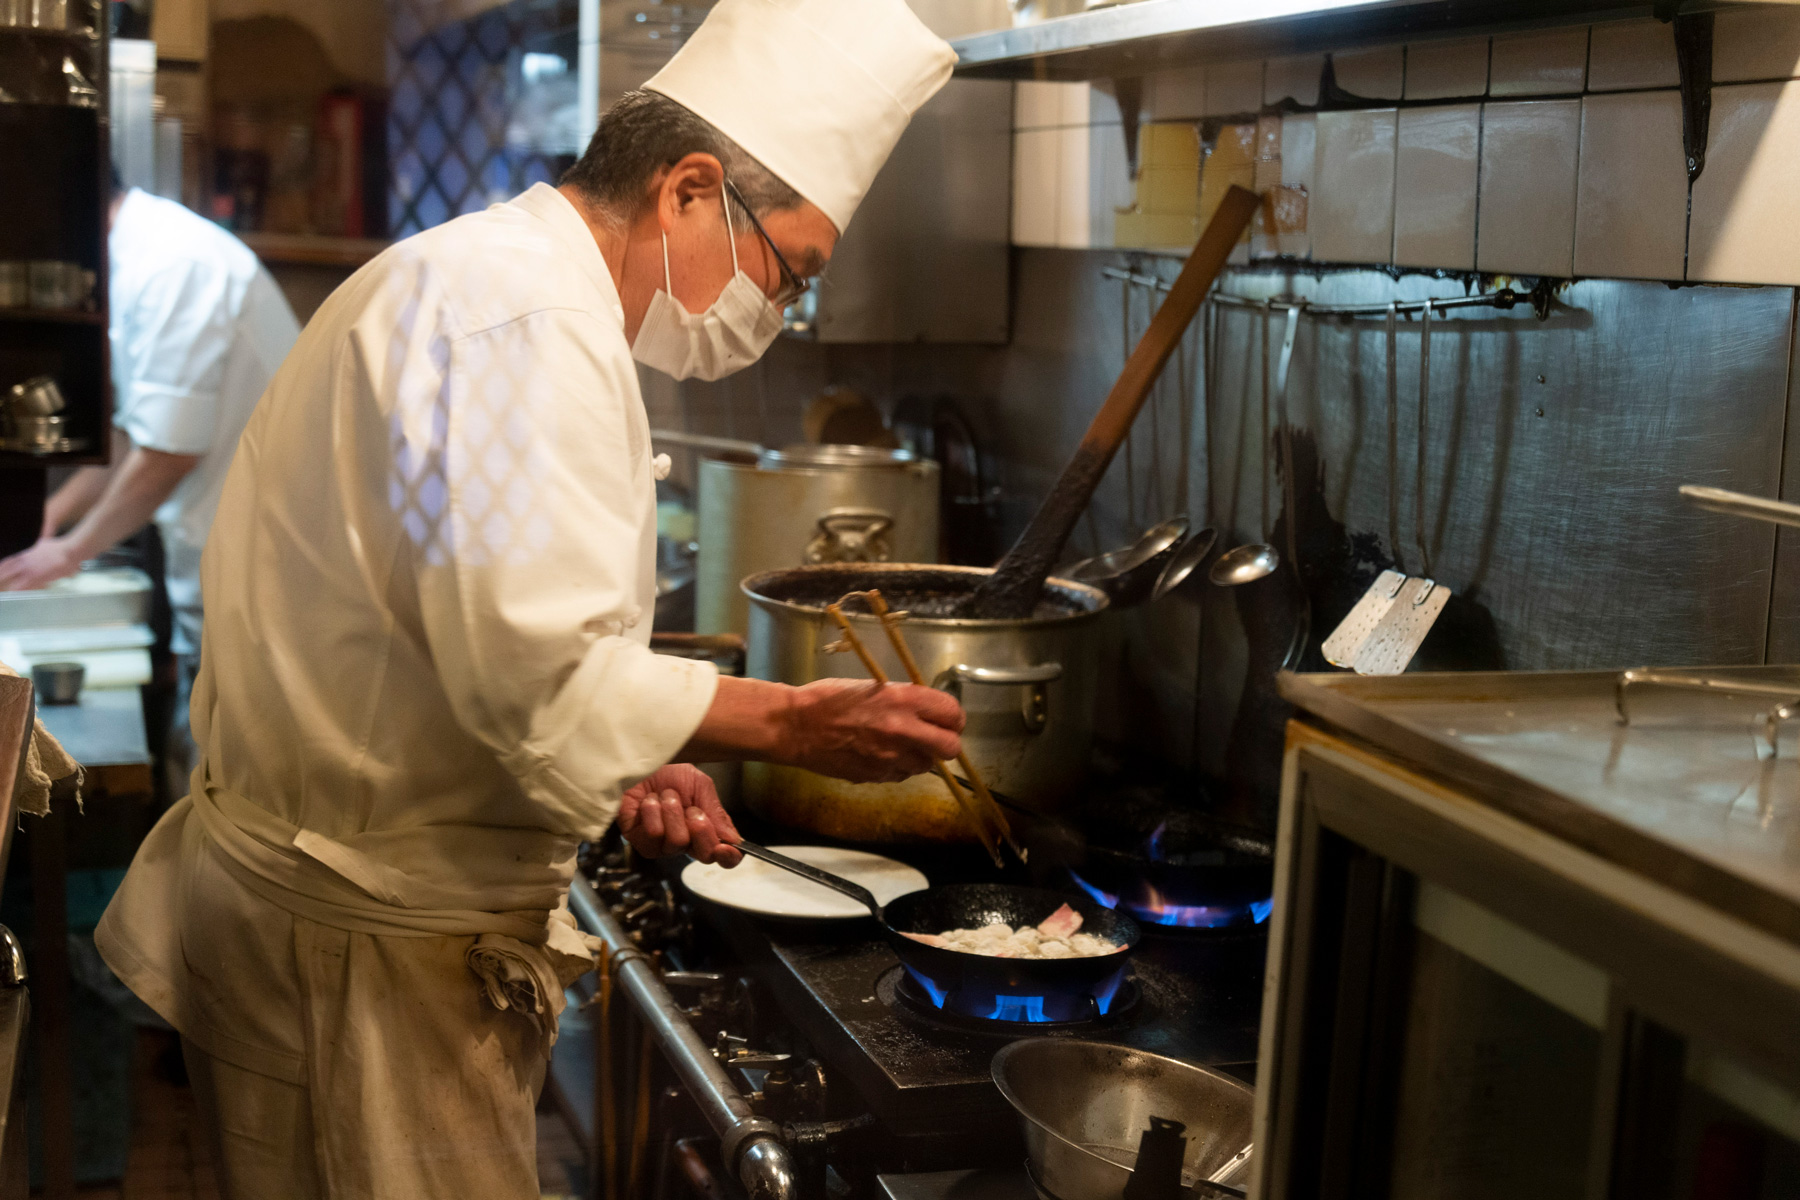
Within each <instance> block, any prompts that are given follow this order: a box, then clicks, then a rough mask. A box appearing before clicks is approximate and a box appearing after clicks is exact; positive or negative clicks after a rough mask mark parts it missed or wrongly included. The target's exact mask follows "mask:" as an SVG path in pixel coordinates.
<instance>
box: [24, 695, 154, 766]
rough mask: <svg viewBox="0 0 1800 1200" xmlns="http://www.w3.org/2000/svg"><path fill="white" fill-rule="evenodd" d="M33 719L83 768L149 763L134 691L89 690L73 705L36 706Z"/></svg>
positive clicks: (139, 700)
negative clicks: (35, 717)
mask: <svg viewBox="0 0 1800 1200" xmlns="http://www.w3.org/2000/svg"><path fill="white" fill-rule="evenodd" d="M37 715H38V719H39V720H40V721H42V722H43V723H44V728H45V729H48V730H49V731H50V733H51V736H53V737H55V738H56V740H57V741H59V742H61V743H62V746H63V749H64V750H67V751H68V752H69V753H70V754H71V755H72V756H74V759H75V761H76V762H78V763H80V764H81V765H82V766H84V767H129V766H140V765H147V764H148V763H149V762H150V745H149V743H148V742H147V741H146V740H145V737H144V702H143V695H142V693H141V692H139V691H138V689H137V688H100V689H90V690H88V691H84V692H82V693H81V699H80V700H79V701H78V702H77V703H74V704H40V705H39V706H38V714H37Z"/></svg>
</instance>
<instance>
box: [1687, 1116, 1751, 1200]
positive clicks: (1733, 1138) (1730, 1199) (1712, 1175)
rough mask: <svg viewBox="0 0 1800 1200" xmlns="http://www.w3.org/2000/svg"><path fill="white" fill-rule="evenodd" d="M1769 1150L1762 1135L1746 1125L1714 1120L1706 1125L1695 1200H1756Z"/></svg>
mask: <svg viewBox="0 0 1800 1200" xmlns="http://www.w3.org/2000/svg"><path fill="white" fill-rule="evenodd" d="M1766 1148H1767V1143H1766V1141H1765V1139H1764V1137H1763V1134H1762V1132H1761V1131H1760V1130H1757V1129H1753V1128H1751V1127H1749V1126H1747V1125H1740V1124H1737V1123H1736V1122H1733V1121H1715V1122H1713V1123H1712V1124H1711V1125H1709V1126H1707V1128H1706V1132H1705V1133H1703V1134H1702V1135H1701V1137H1700V1153H1699V1160H1698V1162H1696V1163H1695V1165H1694V1191H1693V1197H1692V1200H1757V1197H1759V1196H1761V1195H1762V1182H1763V1156H1764V1154H1765V1152H1766Z"/></svg>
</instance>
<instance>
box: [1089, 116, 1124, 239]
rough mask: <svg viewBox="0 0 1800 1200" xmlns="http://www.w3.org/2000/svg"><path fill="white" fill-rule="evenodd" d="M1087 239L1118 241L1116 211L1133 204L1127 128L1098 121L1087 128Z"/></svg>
mask: <svg viewBox="0 0 1800 1200" xmlns="http://www.w3.org/2000/svg"><path fill="white" fill-rule="evenodd" d="M1087 161H1088V242H1087V244H1088V245H1089V246H1093V247H1107V246H1112V245H1115V244H1116V243H1115V240H1114V239H1115V232H1114V221H1113V218H1114V216H1115V214H1117V212H1118V211H1119V210H1120V209H1121V208H1128V207H1130V205H1131V202H1132V199H1133V195H1132V186H1131V168H1130V167H1129V166H1128V165H1127V164H1126V162H1125V129H1124V127H1123V126H1121V125H1096V126H1094V127H1093V128H1092V129H1090V130H1089V131H1088V160H1087Z"/></svg>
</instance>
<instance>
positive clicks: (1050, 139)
mask: <svg viewBox="0 0 1800 1200" xmlns="http://www.w3.org/2000/svg"><path fill="white" fill-rule="evenodd" d="M1060 137H1061V131H1060V130H1055V129H1022V130H1019V131H1018V132H1016V133H1014V134H1013V189H1012V203H1013V211H1012V240H1013V244H1014V245H1016V246H1054V245H1056V233H1057V225H1056V202H1057V190H1058V186H1059V180H1058V151H1059V148H1060V147H1059V146H1058V141H1059V139H1060Z"/></svg>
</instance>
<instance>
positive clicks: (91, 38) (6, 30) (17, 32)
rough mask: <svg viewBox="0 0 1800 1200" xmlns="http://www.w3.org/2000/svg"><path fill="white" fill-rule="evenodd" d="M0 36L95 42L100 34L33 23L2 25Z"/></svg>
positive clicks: (86, 30)
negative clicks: (37, 25) (45, 26)
mask: <svg viewBox="0 0 1800 1200" xmlns="http://www.w3.org/2000/svg"><path fill="white" fill-rule="evenodd" d="M0 37H28V38H43V39H45V40H46V41H53V42H95V41H99V40H100V39H99V35H98V34H96V33H95V32H94V31H93V30H91V29H39V28H37V27H36V26H32V25H0Z"/></svg>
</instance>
